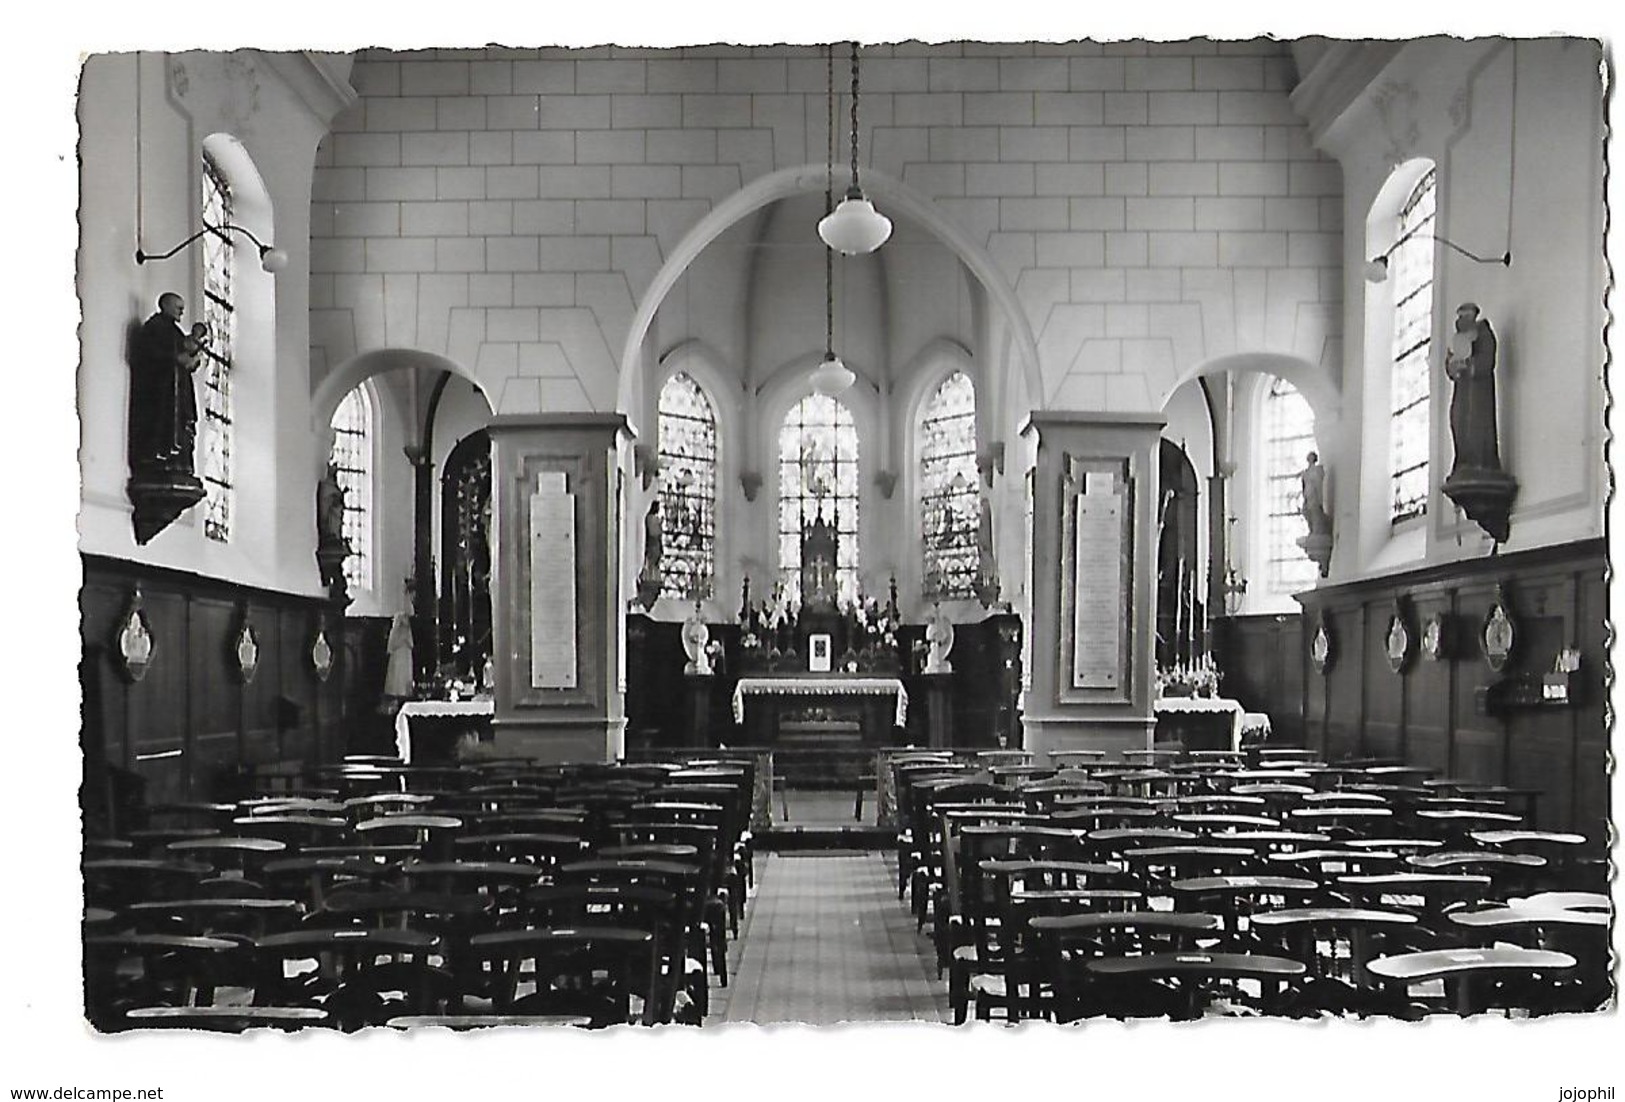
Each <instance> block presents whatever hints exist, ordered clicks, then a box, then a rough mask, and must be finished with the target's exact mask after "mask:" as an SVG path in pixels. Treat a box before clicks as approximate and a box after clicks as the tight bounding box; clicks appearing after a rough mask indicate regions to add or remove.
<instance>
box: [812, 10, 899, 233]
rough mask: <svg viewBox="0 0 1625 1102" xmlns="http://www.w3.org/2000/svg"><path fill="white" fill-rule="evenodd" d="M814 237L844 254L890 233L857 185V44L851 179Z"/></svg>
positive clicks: (854, 52) (887, 220)
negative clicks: (843, 195) (819, 238)
mask: <svg viewBox="0 0 1625 1102" xmlns="http://www.w3.org/2000/svg"><path fill="white" fill-rule="evenodd" d="M818 236H819V237H821V238H823V239H824V244H826V245H828V246H829V247H830V248H832V249H834V250H836V251H837V252H841V253H844V254H846V255H847V256H856V255H857V254H859V253H872V252H874V251H875V250H876V249H878V248H880V246H882V245H884V244H885V243H886V239H887V238H888V237H890V236H891V219H890V218H887V217H886V216H885V215H884V214H881V213H880V212H879V211H877V210H875V205H874V204H873V203H871V202H869V200H868V199H866V198H865V197H864V195H863V189H862V188H860V187H859V186H858V44H857V42H856V41H854V42H853V43H852V182H851V184H850V185H848V187H847V189H846V198H844V199H842V200H841V205H840V206H838V207H836V208H835V210H834V212H833V213H830V214H826V215H825V216H824V219H823V221H821V222H819V223H818Z"/></svg>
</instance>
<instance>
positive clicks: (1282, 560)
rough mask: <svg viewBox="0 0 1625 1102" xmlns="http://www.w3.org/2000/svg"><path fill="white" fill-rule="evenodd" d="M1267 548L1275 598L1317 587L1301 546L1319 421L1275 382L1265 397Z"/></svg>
mask: <svg viewBox="0 0 1625 1102" xmlns="http://www.w3.org/2000/svg"><path fill="white" fill-rule="evenodd" d="M1264 447H1265V454H1264V479H1265V483H1264V485H1265V490H1264V502H1265V507H1266V510H1267V511H1266V513H1265V533H1264V546H1265V548H1266V549H1267V554H1268V555H1269V563H1268V569H1267V571H1266V579H1267V584H1268V586H1269V590H1270V592H1271V593H1296V592H1298V591H1299V590H1302V589H1308V588H1310V587H1311V586H1313V585H1314V584H1315V576H1316V573H1317V570H1316V567H1315V564H1314V563H1313V562H1312V561H1310V559H1309V557H1308V556H1307V555H1305V554H1304V552H1303V548H1301V547H1299V546H1298V542H1297V541H1298V540H1299V539H1300V538H1302V537H1303V536H1306V535H1308V534H1309V525H1308V523H1307V522H1306V521H1305V520H1304V519H1303V482H1302V479H1301V478H1300V477H1299V476H1300V475H1301V474H1302V473H1303V469H1304V467H1305V465H1306V464H1307V461H1308V455H1309V453H1310V452H1312V451H1314V450H1315V415H1314V413H1313V411H1311V410H1310V408H1309V403H1308V402H1307V401H1305V400H1304V397H1303V395H1302V394H1299V393H1298V389H1297V388H1296V387H1294V386H1293V385H1292V384H1291V383H1289V382H1287V381H1286V380H1285V379H1276V380H1275V381H1274V382H1272V383H1271V384H1270V388H1269V390H1268V392H1267V393H1266V394H1265V397H1264Z"/></svg>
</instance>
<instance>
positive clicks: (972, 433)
mask: <svg viewBox="0 0 1625 1102" xmlns="http://www.w3.org/2000/svg"><path fill="white" fill-rule="evenodd" d="M919 453H920V454H919V458H920V537H921V543H922V545H923V553H924V563H923V566H924V570H925V574H924V577H925V591H926V593H927V594H928V595H930V596H933V597H972V596H975V594H976V575H977V568H978V566H979V565H980V564H979V556H978V554H977V542H976V526H977V523H978V520H979V515H978V514H979V512H980V504H981V502H980V498H979V493H978V490H977V474H976V387H975V385H974V384H973V383H972V382H971V380H970V376H969V375H966V374H965V373H964V372H963V371H955V372H954V373H953V374H952V375H949V376H948V377H947V378H946V379H944V380H943V381H942V383H941V385H939V386H938V387H937V389H936V390H935V391H933V392H932V394H931V397H930V398H928V399H927V400H926V403H925V408H924V409H923V411H922V414H921V417H920V425H919Z"/></svg>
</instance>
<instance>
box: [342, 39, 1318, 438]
mask: <svg viewBox="0 0 1625 1102" xmlns="http://www.w3.org/2000/svg"><path fill="white" fill-rule="evenodd" d="M862 77H863V84H862V87H863V97H862V103H861V106H862V123H863V130H864V133H863V135H862V145H861V148H862V154H863V159H864V162H865V163H866V164H867V165H871V166H872V167H873V168H875V169H877V170H879V171H880V172H883V173H885V174H887V175H888V176H890V177H892V178H895V179H896V180H899V181H901V182H902V184H903V185H905V186H906V187H908V188H911V189H914V190H916V191H917V192H918V193H920V194H921V195H923V196H925V197H927V198H928V199H929V200H931V201H932V202H933V203H934V204H935V205H936V208H937V209H938V210H939V211H940V212H941V213H942V214H943V215H944V216H945V217H946V218H947V219H949V220H950V221H951V222H952V224H954V225H955V226H957V227H959V228H960V229H961V230H962V231H963V232H964V233H965V234H967V235H968V237H969V238H970V240H971V241H972V242H973V244H974V245H975V246H976V247H978V248H980V249H982V250H985V253H986V255H987V256H989V257H991V258H992V260H993V262H994V263H995V265H996V267H997V270H998V271H1000V272H1002V274H1003V277H1004V279H1005V280H1006V281H1007V282H1008V285H1009V287H1010V288H1011V289H1012V290H1013V291H1014V293H1015V295H1016V297H1017V299H1018V301H1019V303H1020V308H1021V311H1022V313H1023V315H1024V316H1023V318H1022V319H1020V320H1021V321H1022V322H1023V323H1024V324H1025V326H1026V327H1027V328H1028V329H1029V330H1030V332H1031V335H1032V337H1033V339H1034V340H1035V342H1036V346H1037V349H1038V354H1039V369H1040V374H1041V376H1042V386H1043V390H1044V393H1043V394H1042V395H1040V396H1035V401H1034V404H1042V405H1047V406H1052V407H1066V408H1078V409H1120V410H1145V409H1157V408H1160V407H1161V405H1162V403H1163V400H1164V399H1165V397H1166V395H1167V394H1168V393H1169V392H1170V391H1171V390H1172V389H1173V387H1174V386H1175V385H1176V383H1177V381H1178V380H1180V379H1181V378H1184V377H1188V376H1189V375H1190V374H1191V373H1192V372H1193V371H1195V370H1196V369H1197V368H1198V367H1199V366H1200V365H1202V364H1203V363H1205V362H1207V361H1210V360H1212V359H1215V358H1217V357H1221V356H1226V355H1231V354H1235V353H1240V352H1271V353H1277V354H1284V355H1290V356H1293V357H1296V358H1298V359H1301V360H1303V361H1307V362H1308V363H1310V364H1313V365H1318V366H1319V367H1321V368H1323V369H1324V370H1326V371H1327V372H1328V373H1329V374H1330V375H1331V376H1333V377H1335V376H1336V375H1337V373H1338V371H1339V369H1340V364H1339V348H1340V333H1341V272H1340V250H1341V232H1340V231H1341V229H1342V206H1343V204H1342V197H1341V176H1340V172H1339V170H1338V167H1337V165H1336V164H1335V163H1334V162H1332V161H1330V160H1328V159H1326V158H1325V157H1323V156H1321V155H1320V154H1319V153H1317V152H1316V151H1315V150H1314V149H1313V148H1312V147H1311V146H1310V143H1309V141H1308V138H1307V136H1306V132H1305V129H1304V127H1303V125H1302V123H1301V122H1300V121H1299V120H1298V118H1297V117H1296V116H1295V115H1294V113H1293V111H1292V108H1291V106H1290V104H1289V102H1288V97H1287V91H1288V89H1289V86H1290V84H1291V82H1292V80H1293V71H1292V65H1291V62H1290V60H1289V58H1288V56H1287V53H1286V50H1285V47H1283V46H1280V45H1278V44H1276V43H1272V42H1267V41H1256V42H1235V43H1212V42H1189V43H1166V44H1156V43H1151V44H1147V43H1132V42H1131V43H1107V44H1094V43H1071V44H1064V45H1040V46H1033V45H1013V46H1012V45H1000V46H978V45H974V44H950V45H940V46H939V45H920V44H910V45H898V46H895V47H885V46H877V47H866V48H865V50H864V53H863V67H862ZM353 81H354V84H355V86H356V88H357V90H358V91H359V92H360V93H361V97H360V100H359V101H358V102H357V103H356V104H355V105H354V106H353V107H352V108H351V109H350V110H349V111H348V112H346V113H345V114H344V115H343V116H341V117H340V118H339V119H337V120H336V121H335V124H334V128H333V133H332V134H331V135H329V137H328V139H327V140H326V141H325V142H324V143H323V146H322V148H321V150H320V152H319V154H318V161H317V169H316V175H315V181H314V188H313V195H312V205H311V230H312V241H311V322H310V323H311V357H312V364H311V372H312V382H313V384H314V383H316V382H318V381H319V380H320V379H321V378H322V377H323V375H324V374H325V373H326V372H328V371H331V370H333V369H334V368H336V367H338V366H339V365H341V364H343V363H345V362H346V361H348V360H349V359H351V358H352V357H354V356H355V355H357V354H359V353H363V352H366V351H369V350H373V349H378V348H385V347H410V348H415V349H419V350H423V351H427V352H432V353H435V354H439V355H444V356H446V357H447V358H449V359H451V360H452V361H454V362H456V363H457V364H459V365H461V366H463V367H465V368H467V369H468V370H470V371H471V372H473V373H474V374H475V375H476V376H477V378H478V379H479V381H480V383H481V385H482V386H483V387H484V388H485V389H486V391H487V393H488V394H489V395H490V396H491V399H492V401H493V404H495V405H496V407H497V408H498V410H499V411H500V412H522V411H527V410H536V409H549V410H553V409H598V410H603V409H611V408H614V406H615V402H616V394H617V375H618V372H619V365H620V363H621V361H622V357H623V354H624V353H625V351H626V349H625V345H626V341H627V334H628V332H629V328H630V324H631V320H632V317H633V314H634V312H635V311H636V309H637V306H638V304H639V302H640V301H641V300H642V298H643V296H644V294H645V292H646V291H647V289H648V288H649V286H650V283H651V281H652V280H653V279H654V277H655V274H656V272H657V271H659V269H660V267H661V265H662V264H663V263H665V262H666V260H667V258H668V257H669V256H671V254H672V252H673V250H674V248H675V247H676V245H677V243H678V242H679V241H680V240H682V238H683V236H684V235H685V233H687V232H688V231H689V230H690V229H691V228H692V227H693V226H694V225H695V223H696V222H698V221H699V220H700V219H701V218H703V217H704V216H705V215H706V214H707V213H709V212H710V211H711V210H712V209H713V208H714V207H715V205H716V204H717V203H719V202H720V201H722V200H724V199H725V198H726V197H728V196H729V195H732V194H733V193H735V192H737V191H738V190H739V189H740V188H742V187H744V186H745V185H747V184H749V183H750V182H751V181H753V180H756V179H758V178H760V177H762V176H764V175H765V174H767V173H770V172H773V171H775V170H778V169H783V168H789V167H793V166H799V165H806V164H821V163H822V162H823V161H824V159H825V148H826V140H827V139H826V128H825V117H826V111H827V106H826V101H825V63H824V60H823V58H822V57H821V56H820V54H819V51H818V50H817V49H816V48H798V47H773V48H760V49H748V48H738V47H708V48H703V49H691V50H681V51H678V50H632V49H619V48H600V49H592V50H563V49H548V50H508V49H493V50H489V51H486V50H474V51H458V50H441V51H429V52H413V53H377V52H373V53H365V54H363V55H361V56H360V57H359V58H358V60H357V62H356V65H355V68H354V75H353ZM836 84H837V88H842V87H845V86H846V84H847V74H846V67H845V64H844V62H843V61H842V60H841V59H840V58H837V63H836ZM845 125H846V116H845V113H844V108H843V112H842V115H841V116H840V118H839V119H838V126H840V127H841V128H842V129H843V131H844V127H845ZM841 150H842V152H841V154H840V155H841V157H842V158H843V159H844V157H845V155H846V151H845V144H844V141H843V142H842V144H841ZM837 180H838V181H839V177H837ZM683 336H684V334H681V333H675V332H672V331H670V328H669V327H667V326H664V325H663V326H662V328H661V330H660V333H659V339H660V341H661V344H662V346H663V347H665V346H669V345H672V344H675V343H677V342H679V341H680V340H681V339H682V338H683Z"/></svg>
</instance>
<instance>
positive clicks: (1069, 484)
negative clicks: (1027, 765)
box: [1022, 411, 1163, 752]
mask: <svg viewBox="0 0 1625 1102" xmlns="http://www.w3.org/2000/svg"><path fill="white" fill-rule="evenodd" d="M1162 427H1163V419H1162V417H1161V416H1160V415H1156V414H1113V413H1077V412H1068V411H1041V412H1035V413H1034V414H1033V415H1032V416H1031V417H1030V418H1029V419H1028V421H1027V424H1026V426H1025V427H1024V428H1023V430H1022V432H1023V434H1024V435H1028V434H1030V435H1031V436H1032V437H1033V438H1035V441H1036V447H1035V448H1034V452H1035V454H1036V457H1037V458H1036V466H1035V467H1034V470H1033V473H1032V479H1031V485H1032V493H1033V503H1032V530H1031V532H1030V533H1029V536H1028V538H1029V539H1031V540H1032V554H1031V555H1030V556H1029V560H1030V562H1031V564H1032V566H1031V576H1030V577H1029V578H1028V579H1027V586H1028V594H1029V602H1030V618H1029V622H1028V625H1027V630H1028V632H1029V633H1031V646H1030V650H1029V654H1031V655H1032V665H1033V669H1032V670H1031V671H1030V677H1031V681H1030V688H1029V689H1028V691H1027V694H1026V707H1025V711H1024V714H1023V716H1022V726H1023V729H1024V737H1023V742H1024V745H1025V747H1026V748H1027V749H1029V750H1034V751H1039V752H1044V751H1048V750H1091V749H1100V750H1112V751H1121V750H1128V749H1149V748H1150V746H1151V742H1152V736H1153V733H1154V728H1155V726H1156V719H1155V716H1154V714H1153V712H1152V694H1153V692H1154V683H1153V677H1152V673H1153V668H1152V667H1153V641H1154V635H1153V632H1154V630H1155V629H1154V625H1155V623H1156V557H1157V510H1158V504H1159V501H1158V498H1159V494H1160V492H1161V490H1160V487H1159V486H1158V478H1157V473H1158V471H1157V458H1158V456H1157V448H1158V440H1159V439H1160V435H1161V432H1162ZM1080 557H1081V560H1082V561H1081V562H1080Z"/></svg>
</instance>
